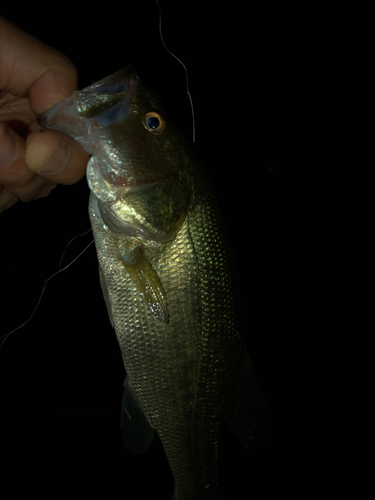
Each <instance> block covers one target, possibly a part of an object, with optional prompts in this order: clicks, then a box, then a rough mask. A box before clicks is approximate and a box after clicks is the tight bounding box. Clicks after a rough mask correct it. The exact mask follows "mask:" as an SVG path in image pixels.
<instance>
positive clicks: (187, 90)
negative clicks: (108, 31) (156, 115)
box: [155, 0, 195, 142]
mask: <svg viewBox="0 0 375 500" xmlns="http://www.w3.org/2000/svg"><path fill="white" fill-rule="evenodd" d="M155 2H156V3H157V6H158V9H159V32H160V38H161V41H162V42H163V45H164V47H165V48H166V50H167V51H168V52H169V53H170V54H171V56H173V57H174V58H175V59H177V61H178V62H179V63H180V64H181V65H182V67H183V68H184V70H185V74H186V93H187V95H188V96H189V100H190V106H191V114H192V120H193V142H195V120H194V106H193V99H192V98H191V94H190V90H189V78H188V72H187V69H186V66H185V64H184V63H183V62H182V61H181V60H180V59H179V58H178V57H177V56H176V55H174V54H173V52H171V51H170V50H169V49H168V47H167V46H166V45H165V42H164V39H163V35H162V32H161V9H160V5H159V2H158V0H155Z"/></svg>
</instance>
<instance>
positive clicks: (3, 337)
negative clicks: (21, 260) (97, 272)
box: [0, 228, 94, 347]
mask: <svg viewBox="0 0 375 500" xmlns="http://www.w3.org/2000/svg"><path fill="white" fill-rule="evenodd" d="M89 231H91V228H90V229H89V230H88V231H85V232H84V233H82V234H78V235H77V236H74V238H72V239H71V240H70V241H69V243H68V244H67V245H66V248H65V250H64V253H63V254H62V257H61V259H60V264H59V270H58V271H56V272H55V273H53V274H52V276H50V277H49V278H47V279H46V280H45V283H44V286H43V289H42V292H41V294H40V296H39V300H38V302H37V304H36V306H35V309H34V311H33V312H32V314H31V316H30V317H29V319H27V320H26V321H25V322H24V323H22V325H20V326H17V328H14V330H11V331H10V332H8V333H6V334H5V335H3V336H2V337H0V340H1V339H4V340H3V341H2V342H1V343H0V347H1V346H2V345H3V344H4V342H5V341H6V339H7V338H8V337H9V335H11V334H12V333H13V332H15V331H17V330H19V329H20V328H22V327H23V326H25V325H27V323H28V322H29V321H30V320H31V319H32V317H33V316H34V314H35V313H36V311H37V309H38V307H39V304H40V301H41V300H42V297H43V294H44V290H45V289H46V286H47V285H48V282H49V280H51V279H52V278H53V277H54V276H56V275H57V274H59V273H62V272H63V271H65V270H66V269H68V267H70V266H71V265H72V264H73V262H75V261H76V260H77V259H78V258H79V257H81V255H82V254H83V253H84V252H86V250H87V249H88V248H89V246H91V245H92V244H93V243H94V240H92V241H90V243H89V244H88V245H87V246H86V247H85V248H84V249H83V250H82V252H81V253H80V254H78V255H77V257H75V258H74V259H73V260H72V261H71V262H70V263H69V264H67V265H66V266H65V267H63V268H62V269H61V264H62V261H63V258H64V255H65V253H66V251H67V249H68V246H69V245H70V244H71V242H72V241H73V240H75V239H76V238H79V237H80V236H84V235H85V234H87V233H88V232H89Z"/></svg>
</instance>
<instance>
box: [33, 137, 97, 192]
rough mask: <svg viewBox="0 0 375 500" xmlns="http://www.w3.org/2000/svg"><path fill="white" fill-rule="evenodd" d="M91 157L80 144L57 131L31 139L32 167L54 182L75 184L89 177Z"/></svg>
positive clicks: (34, 170)
mask: <svg viewBox="0 0 375 500" xmlns="http://www.w3.org/2000/svg"><path fill="white" fill-rule="evenodd" d="M89 158H90V156H89V155H88V154H87V153H86V152H85V151H84V149H83V148H82V147H81V146H80V145H79V144H78V142H76V141H75V140H74V139H71V138H70V137H68V136H67V135H65V134H63V133H62V132H57V131H56V130H37V131H36V132H33V133H32V134H30V135H29V136H28V138H27V142H26V151H25V161H26V164H27V166H28V168H29V169H30V170H31V171H33V172H34V173H35V174H37V175H38V176H40V177H43V178H45V179H48V180H49V181H51V182H56V183H58V184H66V185H69V184H75V183H76V182H78V181H79V180H81V179H82V177H83V176H84V175H85V172H86V166H87V162H88V160H89Z"/></svg>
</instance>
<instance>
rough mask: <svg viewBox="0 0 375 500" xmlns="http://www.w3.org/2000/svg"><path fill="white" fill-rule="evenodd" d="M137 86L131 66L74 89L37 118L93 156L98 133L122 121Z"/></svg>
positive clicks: (43, 125) (137, 79) (45, 125)
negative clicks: (84, 86) (70, 138)
mask: <svg viewBox="0 0 375 500" xmlns="http://www.w3.org/2000/svg"><path fill="white" fill-rule="evenodd" d="M138 84H139V77H138V73H137V72H136V70H135V68H134V66H132V65H130V64H129V65H127V66H125V67H124V68H122V69H121V70H119V71H117V72H116V73H114V74H113V75H110V76H107V77H106V78H103V79H102V80H100V81H98V82H96V83H94V84H92V85H90V86H88V87H86V88H84V89H83V90H76V91H75V92H73V94H72V95H71V96H70V97H68V98H67V99H65V100H64V101H62V102H60V103H59V104H56V105H55V106H53V107H52V108H51V109H49V110H48V111H46V112H44V113H42V114H41V115H39V116H38V123H39V124H40V125H41V126H42V127H45V128H49V129H53V130H58V131H60V132H64V133H65V134H67V135H68V136H70V137H72V138H73V139H75V140H77V141H78V142H79V143H80V144H81V146H83V148H84V149H85V150H86V152H87V153H89V154H91V155H93V154H94V152H95V146H96V142H97V141H96V136H97V133H98V130H99V129H101V128H105V127H106V126H108V125H110V124H111V123H114V122H116V121H119V120H122V119H124V118H125V117H126V116H127V115H128V114H129V112H130V109H129V108H130V97H131V95H132V93H133V91H134V90H135V89H136V88H137V86H138Z"/></svg>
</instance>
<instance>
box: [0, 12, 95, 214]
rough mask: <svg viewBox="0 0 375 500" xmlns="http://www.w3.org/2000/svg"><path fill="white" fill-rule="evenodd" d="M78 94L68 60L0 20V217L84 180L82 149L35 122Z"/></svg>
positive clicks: (74, 70) (5, 21)
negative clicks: (58, 187) (59, 186)
mask: <svg viewBox="0 0 375 500" xmlns="http://www.w3.org/2000/svg"><path fill="white" fill-rule="evenodd" d="M76 89H77V70H76V68H75V66H74V64H73V63H72V62H71V61H70V59H68V58H67V57H66V56H64V55H63V54H62V53H61V52H59V51H57V50H55V49H53V48H52V47H49V46H48V45H46V44H44V43H42V42H41V41H40V40H37V39H36V38H34V37H33V36H31V35H29V34H28V33H26V32H25V31H23V30H21V29H20V28H17V26H15V25H14V24H12V23H11V22H10V21H8V20H6V19H5V18H4V17H2V16H1V15H0V213H1V212H3V211H4V210H5V209H7V208H10V207H11V206H13V205H14V204H15V203H16V202H17V201H18V200H22V201H31V200H36V199H37V198H41V197H43V196H47V195H48V194H49V193H50V191H51V189H53V188H54V187H56V185H57V183H59V184H74V183H76V182H78V181H79V180H80V179H82V177H83V176H84V175H85V171H86V165H87V161H88V159H89V155H88V154H87V153H86V152H85V151H84V150H83V149H82V148H81V146H79V144H78V143H77V142H75V141H74V140H73V139H71V138H69V137H68V136H66V135H65V134H63V133H61V132H57V131H54V130H43V129H42V128H41V127H40V125H39V124H38V122H37V115H39V114H40V113H43V112H44V111H47V110H48V109H49V108H51V107H52V106H54V105H55V104H57V103H59V102H60V101H62V100H63V99H65V98H67V97H69V96H70V95H71V94H72V93H73V91H74V90H76Z"/></svg>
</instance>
